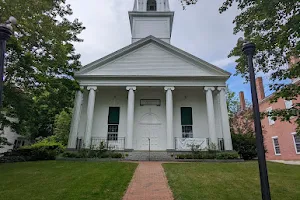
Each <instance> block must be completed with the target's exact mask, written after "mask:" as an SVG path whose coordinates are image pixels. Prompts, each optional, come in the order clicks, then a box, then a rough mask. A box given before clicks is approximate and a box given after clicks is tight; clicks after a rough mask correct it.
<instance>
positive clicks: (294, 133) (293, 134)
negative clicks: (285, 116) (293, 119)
mask: <svg viewBox="0 0 300 200" xmlns="http://www.w3.org/2000/svg"><path fill="white" fill-rule="evenodd" d="M291 134H292V136H293V141H294V147H295V152H296V154H300V152H297V146H296V140H295V135H296V134H297V133H296V132H293V133H291Z"/></svg>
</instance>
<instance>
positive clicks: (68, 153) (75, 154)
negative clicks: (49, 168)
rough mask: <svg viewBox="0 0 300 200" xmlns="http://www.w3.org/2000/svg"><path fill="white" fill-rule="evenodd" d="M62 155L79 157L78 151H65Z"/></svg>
mask: <svg viewBox="0 0 300 200" xmlns="http://www.w3.org/2000/svg"><path fill="white" fill-rule="evenodd" d="M61 156H62V157H64V158H78V157H79V155H78V153H74V152H68V151H67V152H64V153H63V154H62V155H61Z"/></svg>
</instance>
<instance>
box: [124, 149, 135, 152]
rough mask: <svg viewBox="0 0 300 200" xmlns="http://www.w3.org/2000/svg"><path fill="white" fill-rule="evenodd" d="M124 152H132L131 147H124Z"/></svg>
mask: <svg viewBox="0 0 300 200" xmlns="http://www.w3.org/2000/svg"><path fill="white" fill-rule="evenodd" d="M124 151H125V152H133V149H124Z"/></svg>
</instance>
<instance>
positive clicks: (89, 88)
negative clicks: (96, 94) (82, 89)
mask: <svg viewBox="0 0 300 200" xmlns="http://www.w3.org/2000/svg"><path fill="white" fill-rule="evenodd" d="M86 89H87V90H94V91H96V90H97V86H87V88H86Z"/></svg>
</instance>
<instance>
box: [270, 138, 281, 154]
mask: <svg viewBox="0 0 300 200" xmlns="http://www.w3.org/2000/svg"><path fill="white" fill-rule="evenodd" d="M276 138H277V139H278V136H273V137H272V142H273V149H274V154H275V156H280V155H281V151H280V145H279V140H278V147H279V151H280V153H276V148H275V143H274V139H276Z"/></svg>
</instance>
